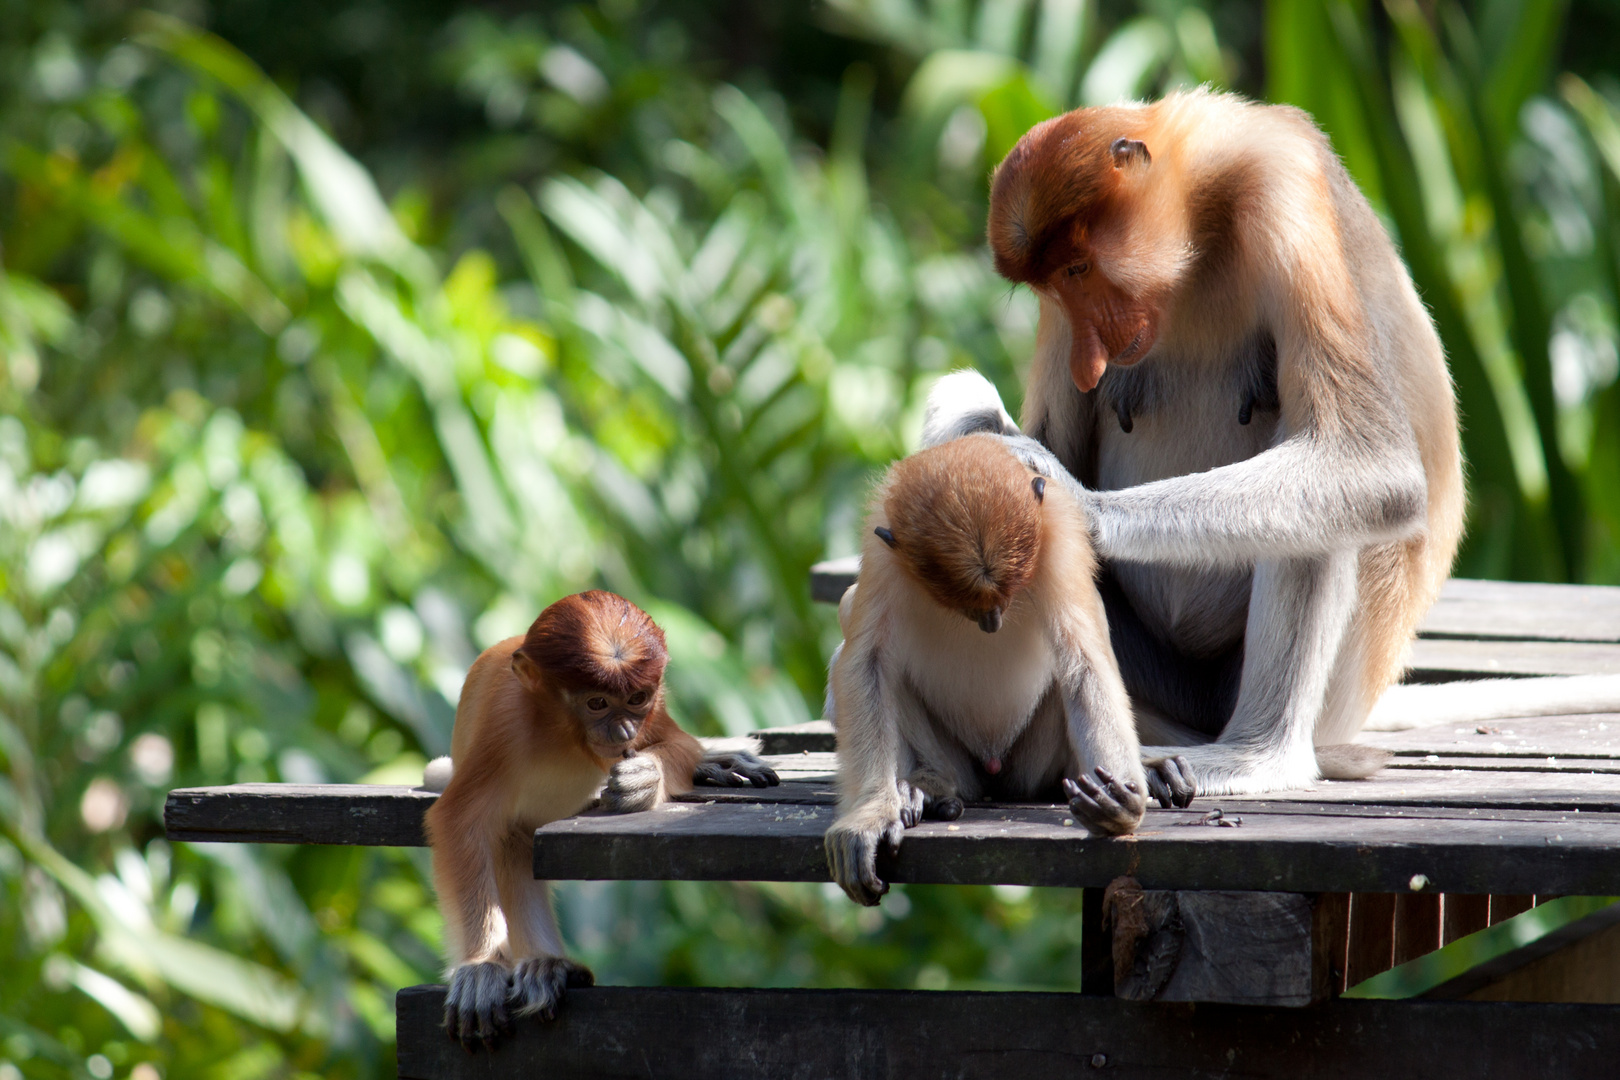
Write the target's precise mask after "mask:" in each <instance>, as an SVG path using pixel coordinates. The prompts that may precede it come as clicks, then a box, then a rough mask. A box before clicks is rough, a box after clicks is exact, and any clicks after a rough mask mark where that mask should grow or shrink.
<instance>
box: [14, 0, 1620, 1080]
mask: <svg viewBox="0 0 1620 1080" xmlns="http://www.w3.org/2000/svg"><path fill="white" fill-rule="evenodd" d="M1617 28H1620V10H1617V9H1615V8H1614V6H1613V4H1612V3H1603V2H1599V0H1588V2H1585V3H1543V2H1530V0H1525V2H1516V0H1482V2H1480V3H1478V4H1471V5H1461V6H1459V5H1457V4H1455V3H1451V2H1441V3H1436V4H1425V5H1422V6H1420V5H1418V4H1417V3H1414V2H1412V0H1387V2H1385V3H1383V4H1382V5H1379V4H1372V3H1348V2H1347V3H1339V2H1326V3H1315V2H1312V3H1306V2H1274V3H1270V4H1267V5H1265V6H1264V7H1260V6H1257V5H1249V4H1240V3H1236V2H1226V0H1216V2H1211V3H1208V4H1201V3H1190V2H1181V0H1144V2H1142V3H1140V4H1133V3H1126V2H1121V0H978V2H976V3H974V2H969V0H826V2H823V3H819V4H814V5H811V4H807V3H801V2H791V3H782V4H771V5H767V4H752V3H743V2H733V3H721V4H708V3H698V2H695V0H690V2H689V0H670V2H662V3H638V0H602V2H601V3H600V4H598V5H595V6H590V5H578V6H565V5H559V6H554V7H550V8H548V9H546V10H545V11H543V12H518V11H515V10H513V11H508V10H506V9H504V8H501V7H498V6H489V5H477V6H474V5H470V4H465V5H458V4H455V3H450V2H430V0H414V2H410V3H404V2H401V3H391V4H383V3H381V2H378V0H352V2H339V3H313V2H309V0H283V2H281V3H277V4H267V3H250V2H248V0H213V2H204V0H186V2H177V3H172V4H170V5H168V6H167V7H166V8H164V9H163V10H160V11H150V10H138V9H136V8H134V7H132V6H129V5H127V4H125V3H123V2H121V0H97V2H93V3H89V4H67V3H62V2H60V0H5V2H3V3H0V155H3V156H0V161H3V164H0V265H3V273H0V761H3V763H4V768H3V772H0V888H3V890H4V899H3V901H0V949H3V950H4V956H5V958H6V960H7V963H5V964H4V966H3V967H0V1080H13V1078H15V1077H16V1076H18V1075H19V1074H20V1075H26V1076H38V1077H56V1076H75V1077H81V1076H91V1077H95V1078H97V1080H105V1078H106V1077H108V1076H113V1075H117V1076H126V1075H128V1076H135V1077H137V1078H138V1080H153V1078H154V1077H157V1076H163V1077H180V1076H188V1077H189V1076H205V1077H212V1076H218V1077H232V1078H240V1077H249V1078H251V1077H259V1076H266V1077H268V1076H277V1077H280V1076H292V1075H320V1076H373V1075H374V1076H385V1075H390V1074H391V1072H392V1068H393V1065H392V1054H393V1047H392V1041H393V1028H392V1024H393V1020H392V995H393V992H394V991H395V990H396V989H398V988H399V987H400V986H403V985H409V984H414V983H419V982H425V981H432V980H433V979H435V978H436V975H437V968H438V950H439V939H440V932H441V927H440V924H439V920H438V917H437V914H436V912H435V911H434V909H433V904H432V897H431V894H430V891H429V888H428V886H427V880H428V878H427V872H426V871H427V861H426V854H425V852H422V851H394V850H365V849H356V850H350V849H340V848H305V849H291V848H285V849H284V848H270V847H259V848H248V847H232V846H212V845H177V846H173V847H171V846H170V845H168V844H166V843H165V842H164V841H163V840H162V839H161V831H162V830H161V821H160V814H161V807H162V799H163V795H164V793H165V792H166V791H167V790H168V789H169V788H170V787H172V786H179V785H192V784H208V783H224V782H230V781H251V780H266V779H274V780H292V781H306V782H309V781H320V780H336V781H352V780H362V779H365V780H372V781H383V780H405V781H409V782H414V780H415V778H417V777H418V776H419V775H420V772H419V770H420V767H421V764H422V762H423V760H424V758H425V757H426V756H428V755H432V754H436V753H439V752H442V751H443V750H444V749H445V747H446V746H447V745H448V736H449V730H450V724H451V718H452V715H453V711H454V710H453V702H454V701H455V699H456V696H457V693H458V689H459V684H460V678H461V675H462V672H463V671H464V670H465V668H466V666H467V665H468V663H470V661H471V659H472V658H473V656H474V655H476V653H477V650H478V649H480V648H482V647H484V646H486V645H488V644H490V643H491V642H493V641H495V640H498V639H499V638H501V637H503V636H505V635H507V634H509V633H513V632H517V631H520V630H521V629H522V628H523V627H524V626H526V625H527V623H528V622H529V621H530V619H531V618H532V617H533V615H534V614H535V613H536V612H537V611H538V610H539V609H540V608H541V607H542V606H544V604H546V603H547V602H549V601H550V600H552V599H555V598H556V597H557V596H559V595H562V594H564V593H567V592H570V591H574V590H577V589H580V588H585V587H588V586H593V585H601V586H605V587H608V588H611V589H614V590H617V591H619V592H621V593H624V594H625V595H627V596H629V597H631V598H632V599H634V600H636V601H637V602H638V603H640V604H642V605H643V606H645V607H646V608H647V609H648V610H649V611H651V612H652V614H653V615H654V616H655V617H656V618H657V619H658V621H659V622H660V623H661V624H662V625H663V626H664V627H665V628H666V630H667V632H668V636H669V641H670V646H671V651H672V653H673V655H674V663H673V665H672V669H671V680H672V683H673V692H674V703H675V709H676V711H677V714H678V716H679V717H680V718H681V719H682V720H683V722H685V723H686V724H687V725H688V726H689V727H691V728H693V729H695V730H698V731H700V732H707V733H721V732H740V731H746V730H749V729H751V728H753V727H756V726H762V725H767V724H785V723H796V722H800V721H803V720H807V719H810V718H812V717H813V716H815V715H816V714H817V712H818V704H819V699H820V695H821V693H822V686H823V679H824V665H825V658H826V656H827V654H828V652H829V651H830V648H831V646H832V645H833V644H834V643H835V641H836V633H837V630H836V624H835V620H834V619H833V617H832V613H831V611H830V610H822V609H816V608H813V607H812V606H811V604H810V601H809V597H808V590H807V571H808V567H809V565H810V563H811V562H813V561H815V560H816V559H819V558H822V557H825V556H830V555H840V554H846V553H850V552H852V551H854V550H855V547H856V535H855V534H856V526H857V522H858V517H859V513H860V506H861V502H862V499H863V498H864V494H865V491H866V488H867V486H868V485H869V483H870V482H871V478H872V477H873V475H874V473H875V471H876V470H877V469H878V468H880V467H881V466H882V465H883V464H885V463H886V462H887V461H889V460H890V459H892V458H893V457H895V456H896V455H899V454H901V453H903V452H904V451H905V449H906V448H907V447H908V446H910V445H912V443H913V441H914V438H915V434H916V430H917V427H918V425H919V419H920V417H919V413H920V407H921V401H922V395H923V394H924V393H926V389H927V386H928V383H929V380H930V379H931V378H932V377H933V376H935V375H936V374H938V373H940V372H943V371H946V370H949V369H951V368H953V367H958V366H963V365H973V366H976V367H978V368H979V369H980V370H982V371H984V372H985V373H987V374H988V375H989V376H990V377H991V378H992V379H993V380H994V381H996V382H997V383H998V385H1000V387H1001V388H1002V391H1003V393H1004V395H1005V396H1006V397H1007V399H1008V401H1009V404H1010V405H1012V406H1014V409H1015V411H1016V403H1017V402H1018V400H1019V398H1020V392H1019V376H1020V372H1021V365H1022V364H1023V363H1024V362H1025V358H1026V357H1027V356H1028V353H1029V349H1030V345H1031V341H1032V332H1033V304H1032V302H1031V300H1030V298H1029V296H1028V295H1027V294H1025V293H1023V292H1020V291H1012V290H1009V289H1007V288H1006V287H1005V286H1004V285H1003V284H1002V283H1000V282H999V280H998V279H997V278H996V277H995V275H994V274H993V273H992V271H991V270H990V267H989V262H988V259H987V257H986V253H985V250H984V246H983V243H982V239H981V230H982V222H983V214H984V200H985V179H986V176H987V173H988V169H989V168H990V167H991V166H992V165H993V164H994V163H995V161H997V160H998V159H999V158H1000V156H1001V155H1002V154H1003V153H1004V152H1005V151H1006V150H1007V149H1008V148H1009V147H1010V146H1011V145H1012V143H1013V142H1014V141H1015V140H1016V139H1017V137H1018V136H1019V135H1020V134H1021V133H1022V132H1023V131H1024V130H1025V129H1026V128H1027V127H1028V126H1029V125H1030V124H1032V123H1033V122H1035V121H1037V120H1039V119H1042V118H1044V117H1046V116H1049V115H1052V114H1053V113H1055V112H1057V111H1060V110H1062V109H1064V108H1068V107H1072V106H1074V105H1077V104H1084V103H1093V102H1106V101H1111V100H1115V99H1117V98H1120V97H1126V96H1135V95H1148V94H1155V93H1158V92H1160V91H1162V90H1164V89H1166V88H1168V87H1172V86H1176V85H1185V84H1195V83H1199V82H1206V83H1210V84H1213V85H1215V86H1218V87H1233V88H1237V89H1240V90H1242V91H1244V92H1247V93H1250V94H1252V95H1255V96H1264V97H1269V98H1271V99H1273V100H1279V101H1289V102H1293V103H1296V104H1299V105H1301V106H1303V107H1305V108H1307V109H1309V110H1311V111H1312V112H1313V113H1314V114H1315V115H1316V116H1317V117H1318V119H1319V120H1320V122H1321V123H1322V124H1323V125H1324V127H1326V128H1327V129H1328V130H1329V131H1330V133H1331V134H1332V135H1333V137H1334V139H1335V142H1336V145H1337V146H1338V147H1339V149H1340V150H1341V152H1342V153H1343V155H1344V157H1345V160H1346V162H1347V163H1348V164H1349V166H1350V168H1351V170H1352V172H1353V173H1354V174H1355V175H1356V177H1357V179H1358V180H1359V181H1360V182H1361V184H1362V186H1363V187H1364V189H1365V190H1366V191H1367V192H1368V194H1369V195H1370V196H1371V197H1372V198H1373V200H1374V202H1375V204H1376V205H1377V207H1378V208H1379V210H1380V212H1381V213H1383V214H1384V215H1385V219H1386V221H1387V222H1388V223H1389V225H1390V228H1391V230H1392V232H1393V233H1394V234H1395V235H1396V236H1397V237H1398V239H1399V241H1400V243H1401V246H1402V249H1403V251H1404V253H1405V255H1406V257H1407V260H1408V262H1409V263H1410V265H1411V266H1412V270H1413V273H1414V276H1415V277H1416V279H1417V282H1418V285H1419V288H1420V290H1421V291H1422V293H1423V295H1424V298H1425V300H1426V301H1427V303H1428V304H1429V306H1430V308H1431V310H1432V311H1433V312H1434V315H1435V318H1436V320H1437V322H1438V323H1439V325H1440V327H1441V329H1442V332H1443V334H1444V336H1445V339H1446V344H1447V348H1448V350H1449V353H1450V356H1451V359H1452V364H1453V370H1454V373H1455V376H1456V380H1457V385H1458V391H1459V395H1460V398H1461V401H1462V404H1463V408H1464V412H1465V414H1466V422H1467V432H1466V442H1467V451H1468V456H1469V460H1470V463H1471V485H1472V493H1473V506H1472V512H1471V524H1470V533H1469V539H1468V543H1467V547H1466V549H1465V552H1464V555H1463V558H1462V561H1461V564H1460V566H1459V572H1460V573H1464V574H1469V575H1474V576H1498V577H1517V578H1526V579H1543V580H1585V581H1594V582H1617V581H1620V384H1616V382H1615V373H1616V297H1617V293H1620V251H1617V248H1616V241H1617V233H1616V230H1615V228H1614V223H1613V221H1612V215H1614V214H1615V213H1616V212H1617V211H1620V84H1617V83H1616V81H1615V79H1614V77H1613V69H1612V64H1613V60H1612V55H1611V53H1612V49H1611V48H1610V46H1612V43H1613V42H1614V40H1615V30H1616V29H1617ZM561 893H562V910H563V919H564V926H565V932H566V933H567V934H568V935H569V936H570V937H571V939H572V941H573V942H574V943H575V945H576V946H577V950H578V952H579V953H580V954H581V955H582V956H583V957H584V958H585V959H586V960H588V961H589V962H590V963H592V964H593V965H594V966H595V968H596V970H597V973H598V976H599V978H601V979H603V980H604V981H609V982H626V983H661V984H681V983H702V984H709V985H724V984H738V985H754V986H773V985H784V986H848V985H859V986H921V987H943V986H958V987H962V986H997V987H1027V986H1052V987H1063V986H1072V985H1073V984H1074V982H1075V978H1074V971H1075V970H1076V968H1075V961H1076V958H1077V948H1078V940H1079V935H1078V924H1079V919H1078V897H1077V895H1076V894H1072V893H1065V892H1063V891H1061V890H1049V891H1047V890H1037V891H1032V890H1028V889H1012V888H996V889H988V888H986V889H945V888H937V889H936V888H911V889H909V890H903V891H902V890H896V892H895V893H894V894H892V895H891V896H890V897H889V899H888V900H887V901H886V903H885V905H884V906H883V908H882V909H881V910H880V911H866V910H860V911H857V910H855V909H853V907H852V906H851V905H849V904H848V903H847V902H845V901H844V900H843V899H842V898H841V897H840V896H839V895H837V894H836V891H835V890H830V888H818V887H814V886H782V885H708V884H692V883H681V884H669V885H662V884H656V883H635V884H612V885H610V884H593V885H566V886H563V887H562V890H561Z"/></svg>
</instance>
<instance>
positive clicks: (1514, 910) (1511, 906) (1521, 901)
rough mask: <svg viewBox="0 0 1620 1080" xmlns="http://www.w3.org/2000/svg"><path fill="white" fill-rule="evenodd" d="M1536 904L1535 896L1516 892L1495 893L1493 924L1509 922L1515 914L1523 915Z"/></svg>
mask: <svg viewBox="0 0 1620 1080" xmlns="http://www.w3.org/2000/svg"><path fill="white" fill-rule="evenodd" d="M1535 906H1536V898H1535V897H1534V896H1526V895H1523V894H1515V895H1511V896H1500V895H1493V896H1492V897H1491V925H1492V926H1495V925H1496V924H1497V923H1500V922H1507V921H1508V920H1509V919H1511V918H1513V917H1514V916H1515V915H1523V914H1524V913H1525V912H1527V911H1529V910H1530V909H1531V908H1533V907H1535Z"/></svg>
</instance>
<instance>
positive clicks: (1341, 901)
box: [1311, 892, 1350, 997]
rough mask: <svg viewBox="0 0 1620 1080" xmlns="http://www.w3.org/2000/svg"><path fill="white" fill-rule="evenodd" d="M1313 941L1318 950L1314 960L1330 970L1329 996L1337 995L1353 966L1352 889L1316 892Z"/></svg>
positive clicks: (1323, 969) (1341, 991)
mask: <svg viewBox="0 0 1620 1080" xmlns="http://www.w3.org/2000/svg"><path fill="white" fill-rule="evenodd" d="M1311 942H1312V945H1313V947H1314V948H1315V949H1316V953H1317V955H1316V957H1315V959H1314V960H1313V961H1312V963H1313V964H1314V965H1315V967H1316V969H1317V970H1318V971H1325V972H1326V973H1327V977H1328V990H1329V992H1330V993H1329V996H1332V997H1337V996H1338V995H1339V994H1341V993H1343V992H1344V990H1345V989H1346V985H1347V984H1346V983H1345V981H1344V979H1345V975H1346V974H1347V973H1348V972H1349V970H1350V894H1349V893H1342V892H1341V893H1319V894H1318V895H1317V897H1316V910H1315V913H1314V915H1313V924H1312V927H1311Z"/></svg>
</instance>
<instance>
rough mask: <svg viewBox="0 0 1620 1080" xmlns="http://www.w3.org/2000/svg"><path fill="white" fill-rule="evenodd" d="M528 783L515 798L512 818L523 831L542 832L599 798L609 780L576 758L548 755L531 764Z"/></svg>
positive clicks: (511, 808) (511, 810) (512, 806)
mask: <svg viewBox="0 0 1620 1080" xmlns="http://www.w3.org/2000/svg"><path fill="white" fill-rule="evenodd" d="M525 775H526V776H527V780H525V782H524V784H523V786H522V787H521V788H520V789H518V790H517V791H516V792H515V793H514V794H513V797H512V804H511V807H510V817H511V820H512V822H513V823H514V824H515V825H516V826H517V827H518V828H521V829H538V828H539V827H540V826H542V825H545V824H548V823H549V822H553V821H557V820H558V819H560V818H565V817H568V816H570V815H572V814H577V813H579V812H580V811H581V810H583V809H585V807H586V806H587V805H588V804H589V803H590V801H591V800H592V799H593V798H595V797H596V792H597V790H598V789H599V788H600V787H601V786H602V781H603V780H605V779H606V777H604V776H603V775H602V774H601V773H599V772H597V771H596V770H595V768H581V767H580V761H579V759H578V758H577V757H575V756H573V755H571V754H570V755H568V756H567V757H564V758H561V759H559V758H558V757H556V756H552V755H545V756H541V757H538V758H536V759H535V760H534V761H533V762H531V763H530V765H529V767H528V769H527V770H526V772H525Z"/></svg>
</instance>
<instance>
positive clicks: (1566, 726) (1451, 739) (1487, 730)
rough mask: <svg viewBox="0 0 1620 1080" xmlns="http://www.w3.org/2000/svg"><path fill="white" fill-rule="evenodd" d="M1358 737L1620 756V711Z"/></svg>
mask: <svg viewBox="0 0 1620 1080" xmlns="http://www.w3.org/2000/svg"><path fill="white" fill-rule="evenodd" d="M1356 741H1357V742H1359V743H1364V744H1366V745H1368V746H1377V747H1381V748H1382V749H1385V750H1392V751H1394V752H1395V753H1396V754H1398V755H1402V756H1422V755H1425V754H1436V755H1440V756H1442V757H1504V758H1512V757H1523V758H1538V757H1539V758H1546V757H1549V756H1552V757H1556V758H1559V759H1563V758H1594V759H1599V760H1601V759H1604V758H1608V759H1620V714H1615V713H1578V714H1574V715H1570V716H1529V717H1522V718H1518V719H1513V720H1489V721H1484V722H1481V723H1478V724H1436V725H1434V726H1433V727H1425V728H1413V729H1412V730H1410V731H1365V732H1362V733H1361V735H1359V736H1358V737H1357V738H1356Z"/></svg>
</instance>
